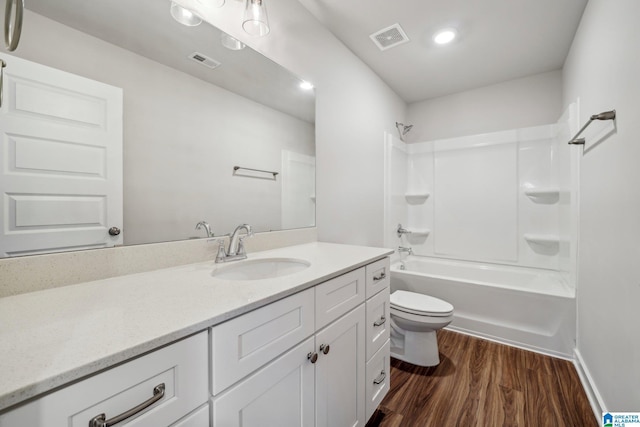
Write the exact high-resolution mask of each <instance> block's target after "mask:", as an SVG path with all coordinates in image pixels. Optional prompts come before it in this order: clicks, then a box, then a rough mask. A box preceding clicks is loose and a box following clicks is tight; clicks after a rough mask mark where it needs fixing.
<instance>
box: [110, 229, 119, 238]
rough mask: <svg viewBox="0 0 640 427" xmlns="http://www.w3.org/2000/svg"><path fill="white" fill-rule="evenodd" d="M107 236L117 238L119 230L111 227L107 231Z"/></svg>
mask: <svg viewBox="0 0 640 427" xmlns="http://www.w3.org/2000/svg"><path fill="white" fill-rule="evenodd" d="M109 234H110V235H111V236H117V235H118V234H120V229H119V228H118V227H111V228H110V229H109Z"/></svg>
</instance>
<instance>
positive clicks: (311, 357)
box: [307, 351, 318, 363]
mask: <svg viewBox="0 0 640 427" xmlns="http://www.w3.org/2000/svg"><path fill="white" fill-rule="evenodd" d="M307 359H309V361H311V363H316V362H317V361H318V353H316V352H315V351H314V352H313V353H309V354H307Z"/></svg>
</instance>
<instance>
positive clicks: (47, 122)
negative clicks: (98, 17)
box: [0, 54, 123, 257]
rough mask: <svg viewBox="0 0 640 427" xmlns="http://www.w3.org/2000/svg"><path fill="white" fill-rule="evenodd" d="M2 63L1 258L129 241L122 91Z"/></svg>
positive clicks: (21, 63) (29, 65)
mask: <svg viewBox="0 0 640 427" xmlns="http://www.w3.org/2000/svg"><path fill="white" fill-rule="evenodd" d="M0 59H3V60H4V61H5V62H6V64H7V66H6V68H5V69H4V78H3V94H2V95H3V99H2V106H1V108H0V139H1V140H0V145H1V146H0V257H10V256H19V255H29V254H37V253H44V252H59V251H67V250H79V249H89V248H101V247H107V246H114V245H120V244H122V242H123V234H122V233H120V234H119V235H117V236H112V235H110V234H109V232H108V230H109V229H110V228H111V227H117V228H119V229H121V228H122V89H120V88H116V87H113V86H109V85H106V84H103V83H100V82H96V81H93V80H89V79H86V78H84V77H79V76H76V75H73V74H70V73H66V72H63V71H60V70H56V69H54V68H50V67H45V66H43V65H40V64H36V63H34V62H30V61H26V60H23V59H20V58H16V57H13V56H10V55H6V54H2V57H1V58H0Z"/></svg>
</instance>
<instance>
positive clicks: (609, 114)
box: [591, 110, 616, 120]
mask: <svg viewBox="0 0 640 427" xmlns="http://www.w3.org/2000/svg"><path fill="white" fill-rule="evenodd" d="M615 118H616V110H611V111H605V112H604V113H600V114H594V115H593V116H591V120H613V119H615Z"/></svg>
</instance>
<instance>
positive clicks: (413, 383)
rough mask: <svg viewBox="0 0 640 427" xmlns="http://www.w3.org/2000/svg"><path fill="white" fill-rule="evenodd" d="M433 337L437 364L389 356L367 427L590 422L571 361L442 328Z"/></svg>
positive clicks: (570, 426) (587, 425)
mask: <svg viewBox="0 0 640 427" xmlns="http://www.w3.org/2000/svg"><path fill="white" fill-rule="evenodd" d="M438 343H439V344H438V345H439V350H440V364H439V365H438V366H435V367H430V368H423V367H419V366H413V365H410V364H408V363H404V362H401V361H399V360H395V359H392V363H391V390H390V391H389V393H388V394H387V396H386V397H385V398H384V400H383V401H382V403H381V404H380V406H379V407H378V410H377V411H376V413H375V414H374V415H373V416H372V418H371V420H370V421H369V423H368V424H367V427H404V426H411V427H413V426H416V427H418V426H419V427H422V426H434V427H435V426H444V427H450V426H461V427H473V426H477V427H497V426H530V427H546V426H549V427H551V426H553V427H562V426H566V427H591V426H594V427H596V426H598V421H597V420H596V418H595V416H594V414H593V411H592V410H591V407H590V406H589V402H588V400H587V396H586V394H585V392H584V390H583V388H582V385H581V384H580V380H579V378H578V374H577V373H576V371H575V368H574V366H573V364H572V363H571V362H569V361H567V360H562V359H557V358H553V357H549V356H544V355H541V354H538V353H533V352H530V351H526V350H521V349H518V348H514V347H509V346H506V345H502V344H497V343H494V342H491V341H487V340H482V339H478V338H474V337H470V336H467V335H463V334H459V333H455V332H451V331H445V330H442V331H439V332H438Z"/></svg>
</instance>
